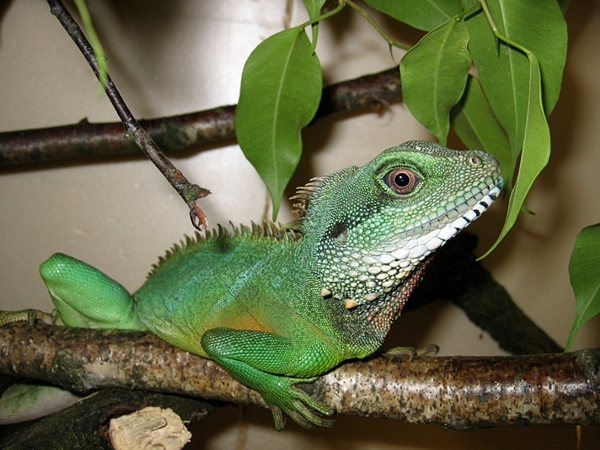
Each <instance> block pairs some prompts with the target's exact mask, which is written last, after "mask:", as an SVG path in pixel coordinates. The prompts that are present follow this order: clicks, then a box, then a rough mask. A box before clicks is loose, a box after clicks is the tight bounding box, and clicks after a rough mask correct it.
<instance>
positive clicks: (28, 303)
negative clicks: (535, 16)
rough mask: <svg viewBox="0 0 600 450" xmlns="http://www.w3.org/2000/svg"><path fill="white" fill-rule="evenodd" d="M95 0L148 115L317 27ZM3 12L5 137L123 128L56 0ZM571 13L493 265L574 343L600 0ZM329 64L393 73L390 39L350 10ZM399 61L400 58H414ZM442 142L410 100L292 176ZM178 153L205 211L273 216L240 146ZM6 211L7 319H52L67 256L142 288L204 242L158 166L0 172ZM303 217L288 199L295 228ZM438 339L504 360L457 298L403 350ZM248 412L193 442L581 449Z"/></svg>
mask: <svg viewBox="0 0 600 450" xmlns="http://www.w3.org/2000/svg"><path fill="white" fill-rule="evenodd" d="M88 3H89V4H90V8H91V10H92V14H93V17H94V18H95V21H96V26H97V28H98V31H99V34H100V37H101V39H102V40H103V42H104V44H105V48H106V50H107V54H108V58H109V70H110V73H111V75H112V77H113V79H114V81H115V83H116V84H117V86H118V87H119V89H120V90H121V93H122V95H123V96H124V98H125V100H126V101H127V102H128V104H129V106H130V107H131V108H132V110H133V112H134V114H135V115H136V116H137V117H138V118H150V117H159V116H164V115H171V114H178V113H184V112H190V111H196V110H201V109H206V108H211V107H216V106H220V105H225V104H233V103H236V102H237V96H238V92H239V81H240V74H241V70H242V67H243V64H244V61H245V60H246V58H247V56H248V55H249V53H250V52H251V50H252V49H253V48H254V47H255V46H256V45H257V44H258V43H259V42H260V41H261V40H262V39H264V38H266V37H267V36H269V35H271V34H273V33H275V32H277V31H279V30H281V29H282V28H283V27H284V23H285V19H286V17H288V16H289V17H290V18H291V23H292V25H295V24H298V23H301V22H302V21H303V20H304V15H303V12H302V2H301V1H300V0H291V1H290V2H289V4H286V2H284V1H282V0H281V1H276V0H254V1H251V0H244V1H237V2H234V1H216V0H204V1H191V0H188V1H185V0H176V1H170V2H163V1H158V0H146V1H140V0H138V1H127V2H123V1H116V0H115V1H104V2H98V1H93V0H90V1H89V2H88ZM69 6H70V7H71V10H73V8H72V5H70V4H69ZM286 8H288V9H286ZM0 12H2V16H1V17H2V20H1V23H0V93H1V95H2V97H1V99H2V101H1V102H0V131H9V130H17V129H26V128H39V127H47V126H53V125H63V124H70V123H75V122H77V121H79V120H81V119H82V118H84V117H87V118H88V120H90V121H92V122H94V121H115V120H117V117H116V114H115V112H114V111H113V109H112V107H111V106H110V104H109V102H108V101H107V100H106V99H105V98H104V97H102V96H99V95H98V91H97V84H96V82H95V79H94V78H93V75H92V73H91V71H90V69H89V68H88V67H87V65H86V63H85V61H84V60H83V57H82V56H81V55H80V54H79V53H78V50H77V49H76V47H75V46H74V44H73V43H72V42H71V41H70V39H69V37H68V36H67V35H66V33H65V32H64V30H63V29H62V27H61V26H60V25H59V23H58V22H57V21H56V19H55V18H54V17H53V16H52V15H50V13H49V9H48V6H47V5H46V3H45V2H43V1H39V0H18V1H16V0H15V1H12V2H10V1H3V2H0ZM567 20H568V23H569V27H570V28H569V35H570V48H569V52H570V53H569V61H568V65H567V68H566V71H565V82H564V89H563V94H562V96H561V100H560V102H559V104H558V106H557V108H556V110H555V112H554V113H553V115H552V117H551V120H550V122H551V127H552V137H553V151H554V154H553V157H552V161H551V164H550V166H549V167H548V168H547V169H546V171H545V172H544V173H543V176H542V177H541V179H540V180H539V181H538V182H537V183H536V185H535V187H534V190H533V192H532V194H531V196H530V198H529V200H528V203H527V205H528V207H529V208H530V209H532V210H534V211H535V212H536V215H535V216H526V217H525V216H523V217H522V218H521V220H520V221H519V223H518V225H517V227H516V228H515V229H514V230H513V232H512V233H511V235H510V236H509V237H508V238H507V239H506V240H505V241H504V243H503V244H502V245H501V246H500V248H499V249H498V250H497V251H496V252H494V254H493V255H492V256H491V257H489V258H487V259H486V260H485V264H486V265H487V267H488V268H490V270H492V272H493V274H494V276H495V278H496V279H497V280H498V281H499V282H501V283H502V284H503V285H505V286H506V287H507V289H508V290H509V291H510V292H511V294H512V295H513V298H514V299H515V301H516V302H517V303H518V304H519V305H520V306H521V307H522V308H523V309H524V310H525V312H526V313H527V314H529V315H530V316H531V317H532V318H533V319H534V320H535V321H536V322H537V323H538V324H539V325H540V326H541V327H542V328H544V329H545V330H546V331H547V332H548V333H549V334H550V335H551V336H552V337H553V338H554V339H555V340H556V341H557V342H558V343H560V344H561V345H564V343H565V342H566V338H567V335H568V332H569V328H570V325H571V321H572V319H573V300H572V293H571V289H570V285H569V281H568V274H567V264H568V260H569V255H570V251H571V248H572V245H573V241H574V239H575V235H576V233H577V232H578V231H579V230H580V229H581V228H583V227H584V226H587V225H590V224H592V223H597V222H599V221H600V204H599V201H598V192H600V176H598V169H600V157H599V156H598V155H599V153H598V151H599V150H600V144H599V142H600V131H599V130H600V127H599V126H598V122H599V119H600V83H598V81H597V77H598V73H599V72H600V53H599V52H598V48H600V33H598V31H597V30H598V29H600V3H599V2H598V1H594V0H573V1H572V4H571V6H570V8H569V11H568V14H567ZM383 23H384V24H386V23H387V24H388V25H389V23H388V22H387V21H386V20H385V19H383ZM398 36H405V37H407V40H408V42H409V43H414V42H415V41H414V39H415V36H416V34H415V33H414V32H411V31H410V30H405V32H401V33H398ZM318 54H319V57H320V59H321V62H322V65H323V68H324V71H325V81H326V83H330V82H335V81H341V80H344V79H350V78H353V77H356V76H360V75H362V74H366V73H373V72H376V71H379V70H383V69H386V68H389V67H391V66H392V65H393V64H394V62H393V61H392V60H391V58H390V55H389V52H388V49H387V46H386V44H385V42H384V41H383V40H382V39H381V38H380V37H379V36H378V35H377V34H376V33H375V32H374V31H373V30H372V29H371V28H370V27H369V26H368V25H367V24H366V22H365V21H364V20H363V19H362V18H360V17H359V16H358V15H357V14H355V13H352V12H351V11H350V9H349V8H347V10H346V11H345V12H344V13H342V14H341V15H340V16H339V17H337V18H336V19H334V20H333V21H330V22H328V23H326V24H324V26H322V28H321V34H320V40H319V46H318ZM395 57H396V61H399V59H400V57H401V52H397V54H396V55H395ZM428 137H429V135H428V133H427V132H426V131H425V130H424V129H423V128H422V127H421V126H420V125H418V124H417V123H416V122H415V120H414V119H413V118H412V117H411V116H410V114H409V112H408V111H407V109H406V107H405V106H404V104H402V103H400V104H395V105H392V106H391V107H390V108H388V109H385V110H384V111H382V112H370V113H364V114H356V115H351V116H346V117H341V118H333V119H328V120H326V121H324V122H321V123H320V124H318V125H317V126H314V127H311V128H310V129H308V130H306V132H305V138H306V144H305V155H304V158H303V161H302V163H301V168H300V171H299V172H300V173H298V174H297V175H296V177H295V178H294V180H293V182H292V184H293V185H298V184H301V183H304V182H305V181H306V180H307V179H308V178H309V177H311V176H316V175H320V174H326V173H329V172H331V171H334V170H337V169H339V168H341V167H343V166H347V165H351V164H358V165H360V164H364V163H365V162H367V161H368V160H370V159H371V158H372V157H374V156H375V155H376V154H377V153H379V152H380V151H381V150H383V149H384V148H387V147H389V146H392V145H396V144H398V143H400V142H403V141H406V140H409V139H424V138H425V139H426V138H428ZM457 145H458V144H457ZM173 161H174V163H175V165H176V166H177V167H178V168H179V169H180V170H182V171H183V172H184V174H186V176H187V177H188V178H189V179H190V180H192V181H193V182H196V183H198V184H200V185H201V186H204V187H207V188H210V189H211V190H212V192H213V195H211V196H210V197H208V198H207V199H206V200H204V201H203V203H202V206H203V208H204V210H205V212H206V213H207V215H208V217H209V220H210V221H211V223H212V224H213V225H214V224H217V223H226V222H227V221H229V220H231V221H232V222H234V223H238V222H248V221H249V220H259V219H260V217H261V215H262V213H263V211H264V210H265V205H266V204H267V203H266V202H267V199H266V191H265V188H264V187H263V185H262V184H261V182H260V180H259V179H258V177H257V175H256V173H255V172H254V169H253V168H252V167H251V166H250V165H249V164H248V163H247V162H246V161H245V160H244V158H243V157H242V155H241V153H240V151H239V148H238V147H237V146H236V145H234V144H233V143H232V144H231V145H223V146H212V147H203V148H197V149H194V150H191V151H187V152H185V153H183V154H181V155H178V156H177V157H174V158H173ZM292 192H293V190H292V189H290V190H289V192H288V193H289V194H290V195H291V193H292ZM502 208H503V205H497V206H495V207H494V208H493V210H492V211H491V212H489V213H488V214H486V216H484V218H483V219H481V220H480V221H479V222H478V223H477V224H476V225H475V226H474V227H473V228H472V230H473V231H476V232H478V233H479V234H480V236H481V239H482V244H481V248H482V249H485V248H486V247H485V245H486V243H487V245H489V244H490V243H491V242H492V241H493V239H494V231H495V230H497V229H498V227H499V225H500V224H501V220H502ZM0 211H1V212H0V309H22V308H40V309H44V310H50V309H51V302H50V300H49V298H48V295H47V293H46V291H45V288H44V286H43V284H42V282H41V280H40V278H39V276H38V274H37V267H38V265H39V263H40V262H41V261H43V260H44V259H45V258H47V257H48V256H49V255H51V254H52V253H53V252H56V251H60V252H64V253H67V254H70V255H73V256H75V257H78V258H81V259H84V260H85V261H87V262H88V263H90V264H92V265H94V266H96V267H97V268H99V269H101V270H103V271H104V272H106V273H107V274H108V275H110V276H112V277H114V278H116V279H117V280H119V281H120V282H121V283H123V285H124V286H125V287H126V288H128V289H130V290H132V291H133V290H135V289H136V288H137V287H139V285H140V284H141V283H142V282H143V280H144V278H145V275H146V273H147V271H148V269H149V267H150V265H151V264H152V263H153V262H155V261H156V259H157V257H158V255H161V254H162V253H163V252H164V250H165V249H166V248H168V247H169V246H170V245H171V244H172V243H173V242H175V241H178V240H179V239H180V237H181V236H182V235H183V234H184V233H192V232H193V230H192V228H191V225H190V223H189V220H188V215H187V210H186V206H185V205H184V203H183V202H182V201H181V200H180V199H179V198H178V197H177V195H176V194H175V193H174V191H173V190H172V189H171V188H170V187H169V186H168V185H167V183H166V182H165V181H164V180H163V179H162V177H161V175H160V174H159V173H158V171H157V170H156V169H155V168H154V167H153V166H152V165H151V164H150V163H149V162H148V161H146V160H145V159H144V158H143V157H130V158H125V159H116V158H114V159H109V160H93V161H86V162H81V161H79V162H74V163H64V164H53V165H50V166H47V167H42V166H30V167H26V168H17V169H2V170H1V171H0ZM289 217H290V216H289V204H286V205H284V211H283V215H281V216H280V219H281V220H282V221H285V220H287V219H288V218H289ZM396 341H399V342H396ZM432 342H435V343H437V344H439V345H440V346H441V348H442V354H444V355H456V354H462V355H495V354H502V353H503V352H502V351H501V350H500V349H499V348H498V346H497V345H496V344H495V342H494V341H492V340H491V339H490V338H489V336H487V335H486V334H485V333H482V332H481V330H480V329H478V328H477V327H475V326H474V325H472V324H471V323H470V322H469V321H468V319H467V318H466V317H465V316H464V314H463V313H462V311H460V310H459V309H457V308H455V307H453V306H452V305H449V304H446V303H442V302H439V303H436V304H434V305H431V306H429V307H427V308H424V309H422V310H419V311H416V312H414V313H409V314H406V315H405V316H404V317H403V318H401V319H400V321H399V324H398V326H397V327H395V333H394V338H393V343H395V344H400V343H402V344H404V345H414V346H419V345H425V344H428V343H432ZM390 344H391V343H390ZM599 344H600V320H599V318H596V320H594V321H592V322H590V323H588V324H587V325H586V326H585V327H584V329H583V331H582V332H581V334H580V336H579V337H578V339H577V341H576V343H575V348H576V349H577V348H584V347H586V346H598V345H599ZM236 415H237V412H236V410H235V409H234V408H225V409H223V410H222V411H220V412H219V413H217V414H215V415H214V416H213V417H211V418H209V419H208V420H207V421H206V422H204V424H203V425H201V426H200V427H197V428H196V431H195V440H196V441H197V442H202V443H203V444H199V447H198V448H231V447H232V446H233V445H235V440H236V438H237V436H238V435H239V433H242V432H244V431H245V432H246V433H247V435H246V440H245V446H244V447H242V448H248V449H252V448H261V449H266V448H281V447H285V448H305V447H307V446H309V445H310V446H311V447H312V448H315V449H317V448H319V449H320V448H323V449H334V448H348V449H351V448H355V449H367V448H369V449H370V448H373V449H375V448H376V449H385V448H398V449H421V448H424V449H459V448H486V449H501V448H513V449H516V448H532V447H539V448H546V449H567V448H575V429H574V428H572V427H559V426H556V427H534V428H525V427H516V428H504V429H494V430H481V431H476V432H470V433H459V432H454V431H449V430H445V429H443V428H442V427H438V426H415V425H410V424H404V423H397V422H392V421H381V420H379V421H377V420H370V421H367V420H360V419H356V418H350V417H344V416H340V417H338V425H337V426H336V427H335V428H334V429H332V430H312V431H307V430H303V429H300V428H299V427H297V426H295V425H294V424H289V425H288V429H287V430H286V431H285V432H283V433H276V432H274V430H273V428H272V422H271V418H270V413H269V412H267V411H262V410H258V409H250V410H249V411H248V412H247V420H248V424H247V427H248V428H247V429H246V428H245V426H239V425H238V423H237V419H236ZM599 439H600V432H599V430H598V428H592V427H589V428H586V429H584V432H583V444H584V446H583V448H589V449H592V448H598V447H597V445H598V442H599Z"/></svg>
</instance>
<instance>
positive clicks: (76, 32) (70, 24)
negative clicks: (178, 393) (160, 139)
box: [48, 0, 210, 230]
mask: <svg viewBox="0 0 600 450" xmlns="http://www.w3.org/2000/svg"><path fill="white" fill-rule="evenodd" d="M48 4H49V5H50V11H51V12H52V14H53V15H55V16H56V18H57V19H58V20H59V22H60V23H61V25H62V26H63V27H64V28H65V30H67V33H69V36H71V39H73V42H75V44H76V45H77V47H78V48H79V50H80V51H81V53H82V54H83V56H84V57H85V59H86V60H87V62H88V63H89V65H90V66H91V68H92V70H93V71H94V74H95V75H96V77H97V78H98V80H99V81H101V82H102V80H101V76H100V70H99V67H98V62H97V60H96V57H95V55H94V52H93V50H92V47H91V46H90V44H89V42H88V40H87V39H86V37H85V36H84V34H83V32H82V31H81V29H80V28H79V25H77V22H75V20H73V17H72V16H71V14H69V11H67V9H66V8H65V7H64V5H63V4H62V2H61V1H60V0H48ZM104 88H105V93H106V95H107V96H108V98H109V100H110V102H111V103H112V105H113V107H114V108H115V110H116V112H117V114H118V115H119V118H120V119H121V121H122V122H123V125H125V129H126V130H127V136H128V137H129V138H131V139H133V140H134V142H135V143H136V144H137V145H138V146H139V147H140V148H141V149H142V151H143V152H144V153H145V154H146V156H147V157H148V158H150V160H151V161H152V162H153V163H154V165H155V166H156V167H157V168H158V169H159V170H160V171H161V173H162V174H163V176H164V177H165V178H166V179H167V180H168V181H169V183H170V184H171V186H173V188H174V189H175V190H176V191H177V193H178V194H179V195H180V196H181V198H183V200H184V201H185V202H186V203H187V205H188V207H189V208H190V217H191V219H192V223H193V225H194V227H196V228H197V229H199V230H201V229H202V228H203V227H208V223H207V220H206V216H205V215H204V212H203V211H202V209H200V206H199V205H198V203H197V200H198V199H200V198H203V197H206V196H207V195H209V194H210V191H209V190H208V189H204V188H201V187H200V186H198V185H196V184H191V183H190V182H189V181H188V180H187V179H186V178H185V177H184V176H183V174H182V173H181V172H180V171H179V170H177V168H175V166H174V165H173V164H172V163H171V161H169V159H168V158H167V157H166V156H165V155H164V153H163V152H161V151H160V149H159V148H158V146H157V145H156V144H155V143H154V141H153V140H152V138H151V137H150V135H149V134H148V133H146V132H145V131H144V129H143V128H142V127H141V126H140V124H139V123H138V121H137V120H136V119H135V117H133V114H132V113H131V111H130V110H129V108H128V107H127V105H126V104H125V101H124V100H123V98H122V97H121V94H120V93H119V91H118V90H117V88H116V86H115V85H114V83H113V81H112V79H111V78H110V76H109V75H108V74H106V80H105V85H104Z"/></svg>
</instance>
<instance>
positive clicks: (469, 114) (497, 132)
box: [451, 75, 510, 172]
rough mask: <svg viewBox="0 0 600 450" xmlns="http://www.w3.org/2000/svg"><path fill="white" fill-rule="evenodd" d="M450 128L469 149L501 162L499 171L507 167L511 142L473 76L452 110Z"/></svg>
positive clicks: (508, 165) (468, 79)
mask: <svg viewBox="0 0 600 450" xmlns="http://www.w3.org/2000/svg"><path fill="white" fill-rule="evenodd" d="M451 123H452V127H453V128H454V130H455V131H456V134H457V135H458V137H460V139H461V140H462V141H463V142H464V143H465V145H466V146H467V147H468V148H470V149H479V150H485V151H486V152H488V153H491V154H492V155H494V156H495V157H496V158H497V159H498V161H499V162H500V167H502V171H503V172H505V171H506V169H507V168H508V167H510V143H509V142H508V137H507V136H506V132H505V131H504V128H502V125H500V122H499V121H498V119H497V118H496V116H495V115H494V111H492V108H491V107H490V104H489V102H488V101H487V98H486V97H485V94H484V93H483V90H482V89H481V85H480V84H479V80H477V79H476V78H475V77H473V76H472V75H469V77H468V78H467V86H466V88H465V92H464V95H463V97H462V99H461V100H460V102H459V103H458V104H457V105H456V106H455V107H454V108H453V109H452V113H451Z"/></svg>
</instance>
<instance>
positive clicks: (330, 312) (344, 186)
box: [0, 141, 503, 429]
mask: <svg viewBox="0 0 600 450" xmlns="http://www.w3.org/2000/svg"><path fill="white" fill-rule="evenodd" d="M502 185H503V180H502V177H501V176H500V168H499V166H498V163H497V161H496V160H495V159H494V157H492V156H491V155H488V154H486V153H484V152H479V151H456V150H449V149H446V148H444V147H442V146H441V145H438V144H435V143H431V142H424V141H412V142H407V143H405V144H403V145H401V146H398V147H393V148H390V149H388V150H386V151H384V152H383V153H381V154H380V155H379V156H377V157H376V158H375V159H374V160H373V161H371V162H369V163H368V164H366V165H365V166H363V167H360V168H359V167H349V168H346V169H343V170H341V171H339V172H337V173H335V174H333V175H330V176H327V177H323V178H315V179H313V180H311V182H309V183H308V184H307V185H306V186H304V187H301V188H299V189H298V193H297V195H296V196H295V197H293V198H294V199H296V200H297V204H296V205H295V206H296V209H297V212H298V214H299V215H300V220H299V221H298V222H297V223H295V226H289V227H285V226H277V225H275V224H273V223H270V222H264V223H262V224H260V225H257V224H253V225H252V226H251V227H246V226H242V227H240V228H235V229H234V230H233V231H227V230H226V229H225V228H222V227H219V228H218V230H217V231H214V232H212V233H211V232H207V234H206V236H204V237H197V238H196V239H192V238H187V239H186V241H185V242H184V243H182V244H181V245H179V246H175V247H174V248H173V249H171V250H170V251H169V252H167V254H166V256H165V257H163V258H161V259H160V260H159V262H158V263H157V264H156V265H155V266H154V268H153V270H152V272H151V273H150V275H149V276H148V279H147V281H146V282H145V283H144V285H143V286H142V287H141V288H140V289H139V290H138V291H137V292H135V293H134V294H133V295H130V294H129V293H128V292H127V291H126V290H125V289H124V288H123V287H122V286H121V285H120V284H118V283H117V282H116V281H114V280H112V279H110V278H108V277H107V276H106V275H104V274H102V273H101V272H99V271H98V270H96V269H94V268H93V267H91V266H89V265H87V264H85V263H83V262H81V261H78V260H76V259H74V258H71V257H69V256H66V255H63V254H55V255H53V256H52V257H50V258H49V259H48V260H47V261H45V262H44V263H43V264H42V265H41V267H40V273H41V276H42V278H43V279H44V282H45V283H46V285H47V287H48V290H49V292H50V296H51V297H52V301H53V302H54V305H55V306H56V310H55V313H54V314H55V315H57V316H59V317H60V319H61V320H62V322H63V323H64V324H65V325H67V326H71V327H90V328H109V329H116V328H119V329H126V330H148V331H150V332H152V333H154V334H156V335H157V336H159V337H161V338H162V339H164V340H165V341H167V342H169V343H171V344H173V345H175V346H177V347H179V348H181V349H183V350H186V351H189V352H191V353H193V354H196V355H200V356H202V357H205V358H210V359H213V360H214V361H216V362H217V363H219V364H220V365H221V366H222V367H223V368H224V369H225V370H226V371H227V372H229V373H230V374H231V375H232V376H233V377H234V378H236V379H237V380H238V381H240V382H242V383H243V384H245V385H246V386H249V387H251V388H253V389H255V390H257V391H258V392H259V393H260V394H261V395H262V397H263V398H264V400H265V402H266V403H267V404H268V405H269V407H270V408H271V410H272V412H273V417H274V420H275V427H276V428H277V429H282V428H283V426H284V415H283V412H285V413H286V414H288V415H289V416H290V417H292V419H293V420H295V421H296V422H298V423H299V424H301V425H303V426H307V427H310V426H314V425H319V426H331V425H332V423H333V420H332V419H331V417H330V416H331V415H332V414H333V410H331V409H330V408H328V407H325V406H324V405H321V404H319V403H318V402H316V401H315V400H314V399H312V398H311V397H310V396H309V395H308V394H306V393H304V392H303V391H301V390H299V389H297V388H296V387H295V385H296V384H297V383H304V382H309V381H311V380H313V379H314V377H316V376H318V375H321V374H323V373H324V372H326V371H328V370H330V369H331V368H333V367H335V366H336V365H338V364H339V363H340V362H342V361H344V360H347V359H350V358H364V357H365V356H367V355H369V354H371V353H373V352H374V351H376V350H377V349H378V348H379V347H380V346H381V345H382V343H383V340H384V338H385V336H386V334H387V333H388V330H389V329H390V326H391V324H392V322H393V321H394V320H395V319H396V318H397V317H398V316H399V315H400V312H401V310H402V307H403V306H404V303H405V302H406V300H407V298H408V296H409V295H410V293H411V292H412V290H413V288H414V287H415V286H416V284H417V282H418V280H419V278H420V276H421V274H422V272H423V269H424V266H425V264H424V262H425V261H426V260H428V256H429V255H430V254H431V253H432V252H433V251H435V250H436V249H437V248H439V247H440V246H442V245H443V244H444V243H445V242H447V241H448V240H449V239H451V238H452V237H454V236H455V235H456V234H457V233H458V232H459V231H460V230H462V229H463V228H464V227H466V226H467V225H468V224H469V223H471V222H472V221H474V220H475V219H477V218H478V217H479V216H480V215H481V214H482V213H483V212H484V211H485V210H486V209H487V208H488V207H489V205H490V204H491V203H492V202H493V201H494V200H495V199H496V197H497V196H498V194H499V192H500V190H501V189H502ZM8 321H9V320H8V319H5V320H4V322H8ZM0 323H1V320H0Z"/></svg>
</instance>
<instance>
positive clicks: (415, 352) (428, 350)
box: [384, 344, 440, 361]
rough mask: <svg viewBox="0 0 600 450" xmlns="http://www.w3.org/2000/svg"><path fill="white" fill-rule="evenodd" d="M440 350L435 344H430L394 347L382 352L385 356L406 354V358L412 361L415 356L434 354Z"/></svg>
mask: <svg viewBox="0 0 600 450" xmlns="http://www.w3.org/2000/svg"><path fill="white" fill-rule="evenodd" d="M439 351H440V348H439V347H438V346H437V345H435V344H430V345H428V346H426V347H423V348H414V347H394V348H391V349H389V350H388V351H386V352H385V353H384V355H385V356H391V357H396V356H408V360H409V361H412V360H413V359H415V358H420V357H422V356H435V355H437V354H438V352H439Z"/></svg>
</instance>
